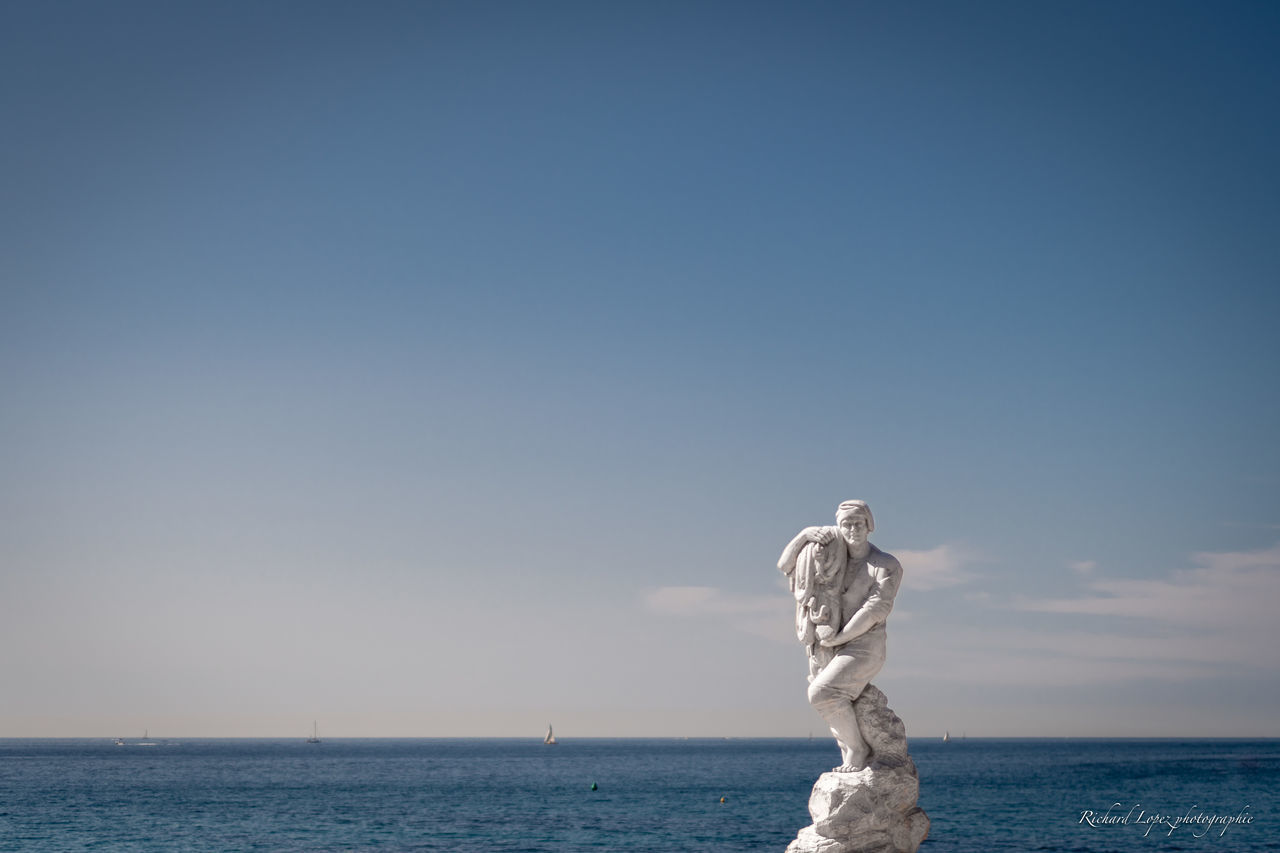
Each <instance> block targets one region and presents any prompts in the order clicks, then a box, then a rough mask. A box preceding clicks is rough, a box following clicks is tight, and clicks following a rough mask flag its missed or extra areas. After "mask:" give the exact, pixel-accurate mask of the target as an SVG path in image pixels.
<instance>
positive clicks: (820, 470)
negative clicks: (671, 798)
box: [0, 2, 1280, 736]
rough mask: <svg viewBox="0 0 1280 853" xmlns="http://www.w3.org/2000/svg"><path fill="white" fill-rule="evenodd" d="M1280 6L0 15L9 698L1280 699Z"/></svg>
mask: <svg viewBox="0 0 1280 853" xmlns="http://www.w3.org/2000/svg"><path fill="white" fill-rule="evenodd" d="M1278 103H1280V9H1278V8H1277V7H1276V6H1275V5H1274V4H1270V3H1225V4H1208V3H1165V2H1161V3H1139V2H1127V3H1101V2H1084V3H1066V2H1061V3H1016V2H1011V3H995V2H984V3H966V4H959V3H912V4H899V3H799V4H789V3H777V4H759V3H652V2H645V3H425V2H424V3H407V2H406V3H393V2H384V3H374V4H364V3H346V4H339V3H329V4H324V3H297V4H287V3H270V4H258V3H218V4H203V5H200V4H190V3H155V4H138V3H113V4H100V3H8V4H5V5H4V7H3V9H0V107H2V108H3V115H4V117H5V127H6V129H5V132H4V133H3V134H0V187H2V190H0V196H2V198H3V202H2V203H0V391H2V394H0V399H2V404H0V645H2V646H3V647H4V648H6V649H8V650H10V653H9V654H6V655H5V656H3V657H2V658H0V683H3V684H5V685H6V687H5V690H4V691H2V692H0V736H2V735H14V736H20V735H27V734H69V735H70V734H101V735H114V734H126V733H130V732H131V731H132V730H133V729H141V728H143V727H148V728H150V729H151V731H152V732H153V733H155V732H157V731H158V730H167V731H169V732H170V733H173V734H187V735H198V734H247V735H253V734H305V733H306V732H307V730H308V729H309V728H310V722H311V720H312V719H313V718H317V717H318V718H320V719H321V720H322V728H328V729H329V731H330V732H332V733H333V734H335V735H337V734H343V733H347V734H407V735H451V734H535V735H536V734H538V733H539V732H540V731H541V730H542V728H543V727H544V726H545V724H546V721H547V718H554V719H555V720H556V721H557V730H558V731H563V733H564V734H565V736H571V735H573V734H623V735H625V734H668V733H671V734H719V733H727V734H779V735H784V734H801V735H802V734H804V733H805V732H806V731H808V730H809V729H816V730H820V729H821V723H820V721H819V720H818V718H817V716H816V715H815V714H814V713H813V712H812V711H811V710H810V709H809V708H808V706H807V703H806V702H805V699H804V681H803V675H804V661H803V653H802V650H801V649H800V648H799V647H798V645H797V644H796V643H795V642H794V640H793V639H791V635H790V620H791V615H790V609H789V605H788V602H787V596H786V593H785V590H784V589H783V588H782V587H781V586H780V583H781V581H780V576H779V575H778V574H777V572H776V570H775V569H774V567H773V565H774V561H775V560H776V559H777V555H778V552H779V551H780V550H781V548H782V546H783V545H784V544H785V543H786V541H787V540H788V539H789V538H790V537H791V536H792V535H793V534H794V533H795V532H796V530H798V529H799V528H800V527H803V526H805V525H807V524H818V523H830V522H831V520H832V513H833V511H834V509H835V506H836V504H837V503H838V502H839V501H840V500H842V499H845V498H851V497H861V498H865V499H867V500H869V501H870V502H871V505H872V507H873V509H874V511H875V513H876V518H877V523H878V528H877V530H876V533H875V534H874V535H873V537H872V538H873V540H874V541H875V542H876V543H877V544H878V545H880V546H881V547H882V548H885V549H886V550H889V551H892V552H894V553H897V554H898V555H899V556H900V557H901V558H902V562H903V564H904V566H905V569H906V581H905V586H904V589H903V592H902V595H901V597H900V599H899V603H898V609H897V611H895V614H894V616H893V617H892V618H891V620H890V623H889V633H890V648H889V662H888V665H887V667H886V669H885V671H884V672H883V673H882V675H881V676H880V678H879V679H877V683H879V684H880V685H881V686H882V687H883V688H884V689H885V690H886V692H887V693H888V694H889V697H890V701H891V704H893V705H894V706H895V707H896V708H897V709H898V711H899V713H900V714H901V715H902V716H903V718H904V719H905V720H906V721H907V724H908V729H909V731H910V732H912V733H920V734H922V735H932V734H934V733H937V734H940V733H941V731H942V729H944V728H950V729H952V730H953V731H956V730H965V731H967V732H968V733H969V734H971V735H980V734H989V735H999V734H1028V735H1035V734H1080V735H1087V734H1102V735H1107V734H1116V735H1129V734H1139V735H1140V734H1152V735H1161V734H1190V735H1195V734H1208V735H1212V734H1227V735H1230V734H1245V735H1275V734H1277V723H1278V722H1280V719H1278V718H1277V713H1276V710H1275V709H1276V708H1277V707H1280V664H1277V662H1276V660H1275V656H1274V654H1273V651H1272V650H1273V649H1274V648H1275V647H1276V645H1277V643H1278V642H1280V633H1278V629H1277V628H1276V627H1275V625H1276V623H1275V620H1274V618H1273V616H1272V610H1273V609H1274V607H1275V606H1276V604H1277V603H1280V442H1277V436H1280V335H1277V334H1276V324H1277V319H1278V318H1280V287H1278V286H1277V285H1278V284H1280V165H1278V161H1277V158H1276V154H1275V152H1276V151H1277V150H1280V112H1278V111H1277V109H1276V104H1278Z"/></svg>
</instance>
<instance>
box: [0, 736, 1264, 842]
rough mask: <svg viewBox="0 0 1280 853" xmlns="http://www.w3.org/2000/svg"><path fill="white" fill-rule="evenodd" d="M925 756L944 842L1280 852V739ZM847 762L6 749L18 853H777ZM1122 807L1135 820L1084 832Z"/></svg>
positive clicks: (208, 744) (970, 750) (1013, 744)
mask: <svg viewBox="0 0 1280 853" xmlns="http://www.w3.org/2000/svg"><path fill="white" fill-rule="evenodd" d="M911 752H912V755H913V757H914V758H915V760H916V765H917V767H918V768H919V770H920V777H921V805H922V806H923V807H924V808H925V809H926V810H927V811H928V812H929V815H930V817H931V818H932V820H933V832H932V834H931V836H930V839H929V840H928V841H926V842H925V845H924V847H923V848H922V849H923V850H925V851H929V853H946V851H953V852H954V853H991V851H1005V850H1008V851H1015V850H1016V851H1033V850H1043V851H1090V853H1102V852H1103V851H1128V850H1153V851H1156V850H1159V851H1167V850H1168V851H1171V850H1196V851H1200V850H1206V851H1207V850H1212V851H1232V853H1235V851H1261V850H1280V821H1278V820H1277V816H1276V806H1277V804H1278V803H1280V797H1278V796H1277V795H1278V794H1280V741H1276V740H1268V741H1208V740H1201V741H1164V740H1155V741H1116V740H989V739H969V740H964V741H954V742H952V743H950V744H943V743H941V742H939V741H932V740H931V741H919V740H916V741H913V742H912V744H911ZM835 758H836V752H835V747H834V745H833V744H832V743H831V742H830V741H814V742H813V743H810V742H808V741H806V740H728V741H726V740H658V739H626V740H573V739H566V740H563V741H562V742H561V745H560V746H557V747H546V746H543V745H542V744H540V743H538V742H537V741H536V740H518V741H517V740H326V741H325V742H324V743H323V744H320V745H318V746H316V745H307V744H305V743H303V742H302V741H300V740H289V741H277V740H184V741H167V742H166V741H160V745H158V746H152V747H140V746H126V747H117V746H115V745H113V744H112V743H111V742H110V741H102V740H92V741H91V740H0V851H14V850H23V851H25V850H40V851H46V850H48V851H59V850H130V851H133V850H141V851H150V850H155V851H181V850H280V851H286V850H307V851H338V850H343V851H347V850H380V851H381V850H448V851H477V853H479V851H484V853H495V852H496V851H512V853H514V851H527V853H535V851H537V853H543V852H544V851H546V852H547V853H550V851H555V853H560V852H561V851H587V850H610V851H637V853H648V852H649V851H653V852H654V853H657V851H662V853H666V852H667V851H671V853H676V851H679V853H688V851H725V852H726V853H728V852H729V851H775V853H781V851H782V850H783V849H784V848H785V847H786V845H787V842H788V841H790V840H791V839H792V838H793V837H794V836H795V834H796V831H797V830H798V829H800V827H802V826H804V825H806V824H807V823H809V816H808V812H807V809H806V806H807V799H808V794H809V789H810V787H811V786H812V784H813V781H814V779H815V778H816V777H817V775H818V774H819V773H821V772H822V771H823V770H825V769H828V768H829V767H830V765H831V764H832V763H833V762H834V760H835ZM593 782H594V783H596V784H597V785H598V790H597V791H592V790H591V785H592V783H593ZM721 797H724V798H725V799H726V802H725V803H721V802H720V798H721ZM1117 802H1118V803H1121V804H1122V806H1121V808H1120V809H1119V810H1118V811H1117V810H1116V809H1113V810H1112V814H1113V815H1117V814H1125V813H1130V817H1129V823H1128V824H1113V825H1099V826H1097V827H1090V826H1088V825H1084V824H1081V823H1080V813H1081V811H1082V810H1085V809H1094V810H1096V811H1097V812H1098V814H1099V816H1101V815H1102V814H1103V813H1105V812H1106V810H1107V808H1108V807H1109V806H1111V805H1112V803H1117ZM1246 806H1247V807H1248V811H1247V814H1248V815H1249V816H1251V817H1252V818H1253V822H1252V823H1251V824H1247V825H1232V826H1228V827H1227V829H1226V834H1225V835H1220V834H1219V832H1220V830H1221V827H1214V828H1212V829H1210V830H1208V831H1207V832H1206V831H1205V830H1206V827H1205V826H1204V825H1203V824H1200V825H1194V824H1192V825H1184V826H1181V827H1179V828H1178V829H1176V830H1174V831H1173V833H1172V835H1170V834H1169V832H1168V831H1169V827H1168V826H1167V825H1157V826H1155V827H1154V828H1152V829H1151V831H1150V833H1149V834H1147V835H1146V836H1145V837H1144V832H1145V830H1146V827H1145V826H1144V825H1142V824H1140V823H1138V822H1137V815H1138V813H1139V811H1140V810H1141V811H1143V812H1145V814H1146V817H1147V818H1149V817H1150V815H1151V813H1152V812H1157V811H1158V812H1161V813H1166V814H1167V813H1174V814H1176V815H1179V816H1181V815H1184V814H1186V813H1187V812H1188V811H1190V813H1191V816H1192V817H1195V816H1196V815H1197V814H1200V813H1208V814H1220V815H1233V816H1234V815H1238V814H1239V813H1240V811H1241V809H1243V808H1244V807H1246ZM1131 809H1133V811H1132V812H1130V810H1131ZM1197 835H1199V836H1201V837H1195V836H1197Z"/></svg>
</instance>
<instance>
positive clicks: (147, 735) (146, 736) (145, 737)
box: [135, 729, 156, 746]
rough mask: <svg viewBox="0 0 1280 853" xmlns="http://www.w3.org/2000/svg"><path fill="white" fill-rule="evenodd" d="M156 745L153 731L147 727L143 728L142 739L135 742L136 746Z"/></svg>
mask: <svg viewBox="0 0 1280 853" xmlns="http://www.w3.org/2000/svg"><path fill="white" fill-rule="evenodd" d="M155 745H156V743H155V741H153V740H152V739H151V732H149V731H148V730H147V729H143V730H142V740H141V741H139V742H138V743H136V744H135V746H155Z"/></svg>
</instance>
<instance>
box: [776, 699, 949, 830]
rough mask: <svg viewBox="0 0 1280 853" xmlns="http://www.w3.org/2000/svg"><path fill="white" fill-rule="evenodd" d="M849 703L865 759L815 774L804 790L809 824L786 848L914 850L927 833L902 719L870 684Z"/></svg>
mask: <svg viewBox="0 0 1280 853" xmlns="http://www.w3.org/2000/svg"><path fill="white" fill-rule="evenodd" d="M853 708H854V712H855V713H856V714H857V715H858V725H859V727H860V728H861V730H862V736H863V738H864V739H865V740H866V742H867V745H868V746H869V747H870V748H871V758H870V761H869V763H868V764H867V766H866V767H865V768H864V769H862V770H859V771H858V772H856V773H823V774H822V775H821V776H819V777H818V781H817V783H816V784H815V785H814V786H813V793H812V794H810V795H809V815H810V816H811V817H812V818H813V825H812V826H807V827H805V828H804V829H802V830H800V834H799V835H797V836H796V839H795V840H794V841H792V842H791V844H790V845H788V847H787V853H915V851H916V849H917V848H919V846H920V843H921V842H922V841H924V839H925V838H926V837H927V836H928V835H929V817H928V815H926V814H925V813H924V809H921V808H920V807H919V806H917V805H916V800H917V798H918V797H919V794H920V782H919V778H918V777H917V776H916V766H915V763H914V762H912V760H911V756H909V755H908V754H907V731H906V727H905V726H903V724H902V720H900V719H898V715H897V714H895V713H893V711H892V710H890V709H889V707H888V703H887V701H886V699H885V695H884V694H883V693H881V692H880V690H879V689H878V688H876V687H874V686H872V685H867V688H866V689H865V690H864V691H863V692H862V695H861V696H859V697H858V701H857V702H855V703H854V706H853Z"/></svg>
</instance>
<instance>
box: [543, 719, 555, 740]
mask: <svg viewBox="0 0 1280 853" xmlns="http://www.w3.org/2000/svg"><path fill="white" fill-rule="evenodd" d="M542 742H543V743H545V744H546V745H547V746H555V745H556V733H555V732H553V731H551V724H550V723H547V736H546V737H544V738H543V739H542Z"/></svg>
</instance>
